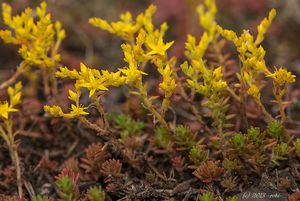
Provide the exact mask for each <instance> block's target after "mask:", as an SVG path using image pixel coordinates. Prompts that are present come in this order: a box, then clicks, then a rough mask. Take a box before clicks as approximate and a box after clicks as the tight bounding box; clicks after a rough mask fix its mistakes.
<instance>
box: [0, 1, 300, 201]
mask: <svg viewBox="0 0 300 201" xmlns="http://www.w3.org/2000/svg"><path fill="white" fill-rule="evenodd" d="M155 10H156V7H155V6H154V5H150V6H149V7H148V8H147V9H146V10H145V11H144V12H142V13H140V14H139V15H137V16H136V18H135V17H133V16H132V14H131V13H130V12H126V13H123V14H121V15H120V20H119V21H115V22H111V23H110V22H108V21H106V20H104V19H101V18H97V17H95V18H91V19H89V23H90V24H91V25H93V26H95V27H97V28H100V29H102V30H104V31H107V32H109V33H111V34H113V35H116V36H117V37H119V38H121V39H122V40H123V44H122V45H121V50H122V52H123V55H124V62H123V63H122V62H120V66H119V67H118V68H114V69H117V70H115V71H109V70H101V68H93V67H89V66H88V65H86V64H84V63H81V64H80V66H79V67H78V68H75V69H71V68H68V67H64V66H63V65H62V59H61V58H62V57H61V54H60V45H61V42H62V41H63V39H64V38H65V37H67V34H66V32H65V30H64V29H63V25H62V24H61V23H60V22H59V21H57V22H54V21H53V20H52V18H51V14H49V13H48V12H47V4H46V3H45V2H43V3H41V4H40V6H38V7H37V8H35V9H31V8H28V9H26V10H25V11H24V12H22V13H21V14H16V15H15V14H13V11H12V8H11V7H10V6H9V5H8V4H5V3H4V4H2V13H3V22H4V24H5V27H4V28H3V29H2V30H1V31H0V37H1V39H2V40H3V41H4V42H5V43H8V44H13V45H16V46H18V48H19V50H18V53H19V54H20V56H21V58H22V61H21V63H20V65H19V66H18V67H17V68H16V71H15V72H14V74H12V75H11V76H10V77H9V78H8V79H7V80H4V81H2V82H1V84H0V90H1V95H2V96H1V98H2V99H1V101H2V102H1V103H0V118H1V119H0V120H1V124H0V135H1V142H3V143H1V145H2V146H1V154H0V157H1V159H2V161H5V162H3V163H1V167H0V168H1V170H0V178H1V181H0V193H1V197H0V200H33V201H47V200H63V201H75V200H80V201H103V200H200V201H214V200H228V201H233V200H238V197H237V196H236V195H237V194H239V193H241V192H245V191H246V190H247V189H249V188H252V187H259V189H266V188H267V189H271V190H276V191H278V192H282V193H283V194H289V197H288V199H289V200H299V199H300V196H299V189H298V186H299V182H300V173H299V171H300V164H299V158H300V140H299V139H297V134H298V133H297V132H298V130H299V126H297V122H296V121H293V120H292V119H291V117H290V116H289V112H288V108H289V107H290V106H291V105H292V104H297V103H298V102H297V101H294V102H292V101H290V100H289V92H290V91H289V90H288V87H290V86H291V84H293V83H295V82H296V81H297V78H296V76H295V75H294V74H293V73H292V72H290V71H288V70H287V69H286V68H284V67H274V68H270V67H269V66H268V65H267V63H266V61H265V55H266V54H267V52H266V50H265V49H264V47H263V44H262V42H263V40H264V38H265V35H266V32H267V30H268V29H269V27H270V26H271V23H272V21H273V20H274V18H275V16H276V11H275V9H272V10H271V11H270V12H269V14H268V16H267V17H266V18H264V19H263V20H262V21H261V23H260V24H259V25H258V27H257V34H256V35H252V33H250V31H249V30H246V29H245V30H242V31H241V34H237V33H236V32H235V31H232V30H229V29H225V28H223V27H221V25H219V24H218V23H217V21H216V14H217V7H216V4H215V1H213V0H206V1H204V3H203V4H201V5H199V6H198V7H197V13H198V14H199V21H200V25H201V27H202V29H203V34H202V35H201V37H200V39H196V37H195V36H192V35H188V36H187V41H186V51H185V57H184V59H182V60H179V59H177V58H175V57H171V56H170V55H169V53H168V50H169V49H170V48H171V47H172V45H173V44H174V43H175V42H176V41H170V42H167V41H166V39H165V38H166V37H165V36H166V33H167V29H168V25H167V23H165V22H164V23H162V24H161V25H160V26H155V25H154V24H155V23H153V20H152V16H153V14H154V13H155ZM157 77H159V78H157ZM19 81H20V82H19ZM21 82H22V83H23V85H22V84H21ZM268 84H269V85H270V86H272V93H273V95H272V97H268V98H270V99H271V100H269V102H271V104H272V105H270V104H269V103H268V102H267V101H264V100H265V98H266V97H264V93H263V90H265V88H266V86H267V85H268ZM114 89H115V90H117V91H113V90H114ZM110 93H118V94H119V96H120V97H122V98H120V100H119V101H117V104H118V106H117V107H118V108H119V110H120V111H122V112H119V113H114V112H111V111H110V110H109V107H108V105H109V104H107V102H109V100H107V97H108V94H110ZM121 99H122V100H121ZM273 108H275V110H274V109H273Z"/></svg>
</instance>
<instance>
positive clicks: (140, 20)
mask: <svg viewBox="0 0 300 201" xmlns="http://www.w3.org/2000/svg"><path fill="white" fill-rule="evenodd" d="M155 10H156V7H155V6H153V5H150V6H149V7H148V9H147V10H146V11H145V12H144V13H141V14H139V15H138V16H137V17H136V19H135V20H133V19H132V15H131V13H130V12H126V13H124V14H121V15H120V20H119V21H116V22H112V23H108V22H107V21H106V20H104V19H101V18H96V17H95V18H91V19H89V23H90V24H92V25H93V26H95V27H98V28H100V29H103V30H105V31H108V32H110V33H111V34H115V35H117V36H119V37H121V38H122V39H124V40H127V41H133V40H134V35H135V34H136V33H137V32H138V31H139V30H140V29H141V28H142V27H143V25H145V26H146V28H147V29H153V25H152V15H153V13H154V12H155Z"/></svg>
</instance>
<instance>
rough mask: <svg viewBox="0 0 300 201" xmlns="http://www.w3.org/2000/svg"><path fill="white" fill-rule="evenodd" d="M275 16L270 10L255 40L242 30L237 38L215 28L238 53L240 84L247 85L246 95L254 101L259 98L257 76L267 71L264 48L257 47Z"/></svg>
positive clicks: (226, 31) (228, 31)
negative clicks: (233, 45)
mask: <svg viewBox="0 0 300 201" xmlns="http://www.w3.org/2000/svg"><path fill="white" fill-rule="evenodd" d="M275 16H276V11H275V10H274V9H272V10H271V11H270V13H269V16H268V18H265V19H263V21H262V22H261V23H260V24H259V25H258V28H257V30H258V34H257V37H256V39H254V37H253V35H251V33H250V32H249V30H243V32H242V34H241V35H240V36H239V37H238V36H237V34H236V33H235V32H234V31H231V30H227V29H222V28H221V27H220V26H218V27H217V30H218V32H219V33H220V34H221V35H222V36H223V37H224V38H226V39H227V40H230V41H233V43H234V44H235V46H236V48H237V51H238V52H239V59H240V61H241V62H242V68H241V75H240V77H241V78H240V79H242V81H241V82H245V83H244V84H248V85H249V87H250V88H249V90H248V92H247V93H248V95H250V96H252V97H254V98H255V99H256V100H259V98H260V90H259V88H260V86H258V85H259V83H258V82H257V81H258V80H257V79H258V74H259V73H265V74H268V73H269V71H268V69H267V67H266V64H265V60H264V57H265V54H266V51H265V50H264V48H263V47H262V46H261V45H259V44H260V43H261V42H262V41H263V39H264V35H265V33H266V31H267V30H268V28H269V26H270V24H271V22H272V20H273V19H274V17H275Z"/></svg>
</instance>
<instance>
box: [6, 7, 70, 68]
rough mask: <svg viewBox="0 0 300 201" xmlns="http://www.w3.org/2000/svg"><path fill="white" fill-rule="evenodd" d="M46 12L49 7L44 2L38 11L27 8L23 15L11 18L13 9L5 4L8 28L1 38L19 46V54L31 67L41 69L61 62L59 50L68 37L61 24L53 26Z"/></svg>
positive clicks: (57, 23)
mask: <svg viewBox="0 0 300 201" xmlns="http://www.w3.org/2000/svg"><path fill="white" fill-rule="evenodd" d="M46 9H47V4H46V3H45V2H43V3H41V5H40V6H39V7H37V8H36V10H35V11H33V10H32V9H30V8H27V9H26V10H25V11H24V12H23V13H21V14H20V15H16V16H12V14H11V7H10V6H9V5H8V4H5V3H3V4H2V10H3V19H4V24H5V25H7V26H8V27H9V29H7V30H1V31H0V37H1V38H2V39H3V40H4V41H5V42H6V43H12V44H15V45H19V46H20V49H19V53H20V55H21V56H22V58H23V59H24V61H25V62H26V63H27V64H28V65H35V66H38V67H41V68H51V67H54V66H55V65H56V64H57V62H59V60H60V55H59V54H57V52H56V51H57V49H58V47H59V44H60V42H61V41H62V40H63V39H64V37H65V31H64V30H63V29H62V28H61V24H60V22H56V23H53V22H52V21H51V15H50V14H47V11H46ZM34 13H35V14H36V16H37V17H36V18H37V19H35V17H34ZM49 55H51V56H49Z"/></svg>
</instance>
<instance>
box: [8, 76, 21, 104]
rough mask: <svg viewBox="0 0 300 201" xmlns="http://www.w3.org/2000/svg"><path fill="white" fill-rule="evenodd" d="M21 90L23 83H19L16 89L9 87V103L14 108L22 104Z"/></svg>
mask: <svg viewBox="0 0 300 201" xmlns="http://www.w3.org/2000/svg"><path fill="white" fill-rule="evenodd" d="M21 89H22V83H21V82H18V83H17V84H15V86H14V87H8V90H7V92H8V95H9V99H10V100H9V103H10V107H14V106H15V105H17V104H19V103H20V102H21V95H22V94H21Z"/></svg>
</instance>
